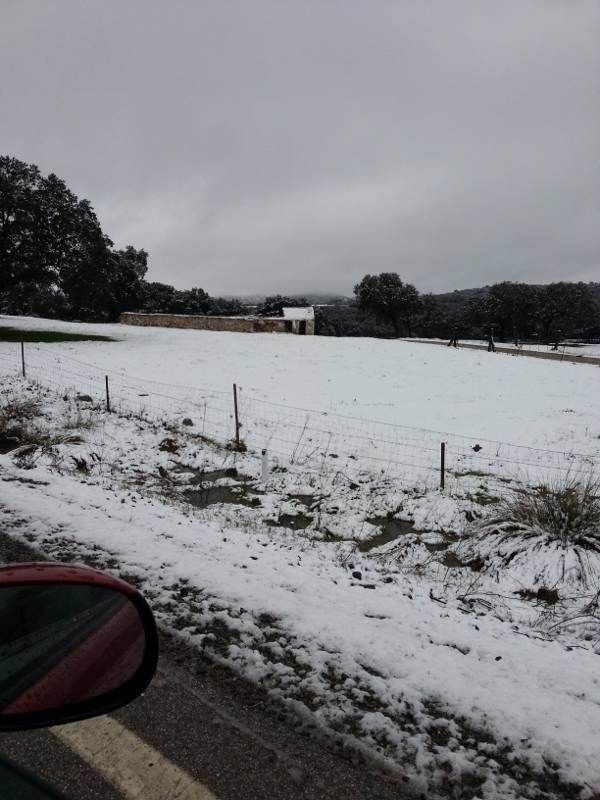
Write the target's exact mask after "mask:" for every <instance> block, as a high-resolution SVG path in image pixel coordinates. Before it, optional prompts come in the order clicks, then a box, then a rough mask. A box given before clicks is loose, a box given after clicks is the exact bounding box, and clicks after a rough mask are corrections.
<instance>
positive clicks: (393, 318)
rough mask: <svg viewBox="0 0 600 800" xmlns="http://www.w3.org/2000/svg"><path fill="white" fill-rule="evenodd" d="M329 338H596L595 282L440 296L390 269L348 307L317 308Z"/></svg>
mask: <svg viewBox="0 0 600 800" xmlns="http://www.w3.org/2000/svg"><path fill="white" fill-rule="evenodd" d="M317 332H318V333H320V334H322V335H326V336H327V335H329V336H379V337H395V336H415V335H417V336H423V337H437V338H448V339H450V338H452V337H454V336H457V337H458V338H463V339H481V338H486V337H487V336H488V335H489V334H490V333H492V334H493V336H494V337H495V338H496V339H498V340H500V341H509V340H512V341H514V342H516V343H519V342H521V341H542V342H544V343H547V344H552V343H555V342H556V341H557V340H558V339H565V338H580V339H583V340H589V339H597V338H600V284H586V283H569V282H564V281H561V282H557V283H550V284H547V285H543V286H540V285H532V284H527V283H515V282H511V281H503V282H501V283H496V284H494V285H493V286H487V287H484V288H482V289H478V290H468V291H465V292H453V293H449V294H446V295H437V296H436V295H433V294H421V293H420V292H419V291H418V290H417V289H416V287H415V286H413V285H412V284H410V283H405V282H403V281H402V280H401V278H400V277H399V275H398V274H397V273H394V272H384V273H381V274H379V275H365V277H364V278H363V279H362V280H361V281H360V283H358V284H357V285H356V286H355V287H354V300H353V302H350V303H348V304H347V305H346V306H333V307H323V308H318V309H317Z"/></svg>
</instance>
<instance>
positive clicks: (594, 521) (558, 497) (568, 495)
mask: <svg viewBox="0 0 600 800" xmlns="http://www.w3.org/2000/svg"><path fill="white" fill-rule="evenodd" d="M499 510H500V514H499V516H501V517H502V519H503V520H504V521H506V522H509V523H510V522H513V523H516V524H517V525H523V526H525V527H526V528H527V529H528V530H529V531H530V532H531V533H532V534H535V535H537V534H540V533H544V534H547V535H548V536H550V537H551V538H553V539H556V540H557V541H558V542H560V544H561V545H562V546H563V547H567V546H568V545H578V546H580V547H583V548H585V549H587V550H596V551H598V552H600V480H598V478H595V477H593V476H588V477H587V478H580V477H569V476H567V478H566V479H564V480H556V481H554V482H553V483H548V484H542V485H541V486H537V487H535V488H533V489H531V490H528V491H522V492H521V491H520V492H518V493H516V492H515V493H514V494H513V495H512V496H511V497H510V498H508V499H507V500H504V501H503V502H502V504H501V506H500V509H499ZM520 534H521V535H523V530H520Z"/></svg>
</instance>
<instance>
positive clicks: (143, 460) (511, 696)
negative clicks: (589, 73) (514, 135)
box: [0, 318, 600, 800]
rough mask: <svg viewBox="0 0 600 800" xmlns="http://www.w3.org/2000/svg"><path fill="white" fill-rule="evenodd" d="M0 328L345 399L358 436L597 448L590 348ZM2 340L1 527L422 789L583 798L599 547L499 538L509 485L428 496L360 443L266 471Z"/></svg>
mask: <svg viewBox="0 0 600 800" xmlns="http://www.w3.org/2000/svg"><path fill="white" fill-rule="evenodd" d="M3 322H4V324H7V325H8V324H10V325H11V326H16V325H21V326H24V327H34V326H39V327H40V328H44V329H48V328H50V327H55V328H57V329H62V330H74V331H76V332H82V331H86V330H87V331H90V332H97V333H104V334H108V335H114V336H118V337H119V339H120V341H119V342H116V343H112V342H111V343H104V342H69V343H63V344H53V345H39V347H38V346H37V345H36V346H34V345H28V346H27V351H28V352H29V351H30V350H33V349H34V347H35V348H36V350H35V353H36V357H39V358H42V357H43V359H44V360H45V362H47V363H48V365H52V370H50V367H49V368H48V369H49V372H51V373H52V376H53V380H59V379H60V377H61V375H64V374H66V373H67V372H68V371H69V369H70V370H71V371H72V375H71V377H72V378H73V380H74V381H75V380H76V378H77V374H83V372H85V365H86V364H93V365H95V366H96V367H97V368H98V369H99V370H100V371H101V372H104V371H105V372H106V373H110V375H111V376H112V375H116V374H118V373H119V372H121V373H123V372H126V373H127V375H128V376H129V377H130V378H131V379H133V378H138V379H139V380H140V381H147V382H151V381H154V382H156V381H159V382H162V384H169V385H170V387H171V391H170V392H167V391H164V394H165V395H166V396H174V395H177V396H178V397H179V396H180V395H178V394H177V393H176V392H175V387H176V386H185V387H191V388H196V389H197V390H198V391H204V390H207V389H210V390H211V391H214V392H216V393H218V392H221V391H222V392H224V393H227V397H228V398H229V396H230V388H231V383H233V382H234V381H235V382H237V383H238V384H239V385H241V386H242V387H243V389H242V392H243V397H251V399H252V402H256V403H259V402H261V401H262V400H268V401H270V402H276V403H281V404H284V405H285V404H292V405H294V406H298V407H305V408H313V409H317V410H323V411H328V412H329V413H330V415H332V414H333V413H341V414H349V415H351V417H352V418H353V420H360V419H362V420H364V425H365V430H369V431H372V430H373V429H372V428H371V427H369V425H370V422H369V421H370V420H373V419H375V420H380V421H381V422H385V423H394V424H400V425H410V426H414V427H418V428H428V429H437V430H440V431H443V432H449V433H453V434H463V435H465V436H466V437H467V438H469V439H472V440H473V441H475V442H477V441H481V442H482V447H484V448H485V446H486V441H487V440H501V439H502V440H506V441H512V442H515V443H517V444H523V445H529V446H536V447H545V448H551V449H554V450H558V451H560V450H564V451H569V452H572V451H575V452H580V453H584V454H587V455H588V457H589V458H590V459H594V460H595V459H597V458H598V456H599V455H600V439H599V438H598V437H599V436H600V406H599V404H598V397H599V396H600V392H599V391H598V390H599V388H600V387H599V382H600V371H598V369H597V368H594V367H589V366H584V365H567V364H555V363H552V362H544V361H542V362H537V361H533V360H532V361H525V359H523V360H520V359H519V360H516V359H509V358H495V357H494V356H493V355H490V356H488V354H487V353H484V354H481V353H479V352H472V351H466V350H463V351H460V350H459V351H458V352H455V351H453V350H446V349H444V348H440V347H435V346H431V347H430V348H429V347H427V346H426V345H418V344H410V343H404V342H389V341H388V342H384V341H374V340H366V339H362V340H355V339H353V340H343V339H342V340H335V339H326V338H318V337H314V338H313V337H306V338H300V337H292V336H281V335H279V336H278V335H244V334H240V335H237V334H228V333H227V334H225V333H224V334H215V333H208V332H199V331H172V330H160V329H147V328H145V329H135V328H122V327H120V326H87V325H68V324H65V323H48V322H47V321H41V320H38V321H33V320H15V319H6V318H5V320H4V321H3ZM15 349H16V346H15V345H12V344H7V343H4V344H0V356H1V357H2V359H3V360H0V369H2V370H8V372H7V373H5V377H4V381H3V387H2V393H1V395H0V409H1V408H4V409H6V408H7V404H8V403H9V402H14V403H16V406H17V407H18V406H19V403H20V404H22V403H23V401H24V400H29V401H33V404H32V405H31V408H30V409H29V417H30V418H29V419H23V420H20V421H19V420H18V419H13V423H11V424H13V425H14V429H15V431H17V432H18V431H20V433H19V435H21V436H22V441H21V442H20V445H21V446H20V447H16V448H15V445H14V444H13V445H10V443H9V444H8V445H6V444H5V446H4V448H0V449H4V450H7V451H8V452H6V454H5V455H0V504H1V505H2V506H3V512H4V513H3V514H2V519H3V521H4V528H5V529H6V530H8V531H10V534H11V535H13V536H16V537H18V538H22V539H24V540H26V541H29V542H30V543H31V544H32V545H33V546H35V547H38V548H40V549H41V550H42V551H43V552H44V553H45V554H46V555H48V556H49V557H52V558H59V559H63V560H84V561H86V562H87V563H95V564H98V565H101V566H103V567H105V568H109V569H112V570H114V571H116V572H118V573H119V574H121V575H123V576H125V577H127V578H129V579H130V580H133V581H135V582H137V583H139V585H140V586H141V588H142V590H143V591H144V593H145V594H146V595H147V596H148V597H149V600H150V602H151V603H152V605H153V607H154V609H155V611H156V614H157V617H158V618H159V620H160V621H161V623H162V624H163V625H165V626H166V627H168V628H170V629H172V630H174V631H176V632H177V633H178V635H180V636H182V637H184V638H186V639H187V640H188V641H190V642H191V643H192V644H193V645H195V646H198V647H201V648H202V649H203V650H204V651H205V652H206V653H207V654H209V655H210V656H211V657H213V658H216V659H219V660H222V661H224V662H225V663H227V664H229V665H230V666H231V667H232V668H234V669H236V670H238V671H239V672H240V673H241V674H243V675H244V676H246V677H248V678H249V679H251V680H254V681H258V682H261V683H262V684H264V685H265V686H266V687H267V688H268V689H269V690H270V691H272V692H273V693H274V694H276V695H277V696H279V697H280V698H281V699H282V700H283V702H285V703H287V704H289V705H290V707H292V708H293V709H295V710H296V711H297V712H299V713H300V714H301V715H303V716H305V717H306V719H307V724H309V725H316V726H319V727H320V728H322V729H324V730H326V731H328V732H329V733H330V735H332V736H337V737H339V738H340V740H342V741H344V742H346V743H347V744H348V743H351V744H352V745H353V746H355V747H359V748H362V749H364V750H365V752H368V753H369V754H370V755H371V756H374V757H376V758H379V759H382V760H383V761H385V763H386V765H387V766H388V767H390V768H392V769H394V770H395V771H396V772H397V773H398V774H401V775H402V776H404V778H405V779H406V780H407V781H408V782H409V784H410V786H412V787H413V788H414V789H415V790H418V791H421V792H425V793H427V796H428V797H438V796H439V797H456V798H465V800H466V799H467V798H476V797H479V798H507V799H508V798H521V797H528V798H559V797H561V798H562V797H578V798H592V797H595V796H597V795H598V793H599V792H600V768H599V767H598V763H597V749H598V740H599V739H598V737H599V736H600V677H599V676H600V670H599V666H600V659H599V656H600V619H599V615H598V592H599V591H600V554H599V553H598V552H597V551H595V550H583V549H582V548H581V547H578V546H576V545H570V544H569V545H566V546H563V544H561V543H558V542H557V541H555V540H552V539H551V537H549V536H548V535H547V534H546V533H545V532H544V531H539V530H535V531H534V530H532V531H528V532H527V536H525V537H524V538H523V539H522V540H519V542H518V544H515V540H514V538H511V537H513V534H514V531H512V530H510V531H507V529H506V528H504V527H503V526H502V524H501V522H499V521H498V520H497V519H496V517H497V515H498V513H499V512H498V509H499V508H501V506H502V504H501V502H500V501H501V500H502V498H503V496H505V495H506V494H507V493H510V492H511V487H512V486H515V487H516V488H519V487H518V485H517V484H514V483H511V482H510V481H509V479H507V478H506V476H505V475H485V476H484V475H482V474H480V473H479V472H477V471H475V470H474V471H473V472H472V473H471V474H463V475H461V477H460V479H456V480H454V479H453V480H451V481H450V482H449V486H448V487H447V489H446V491H445V492H444V493H441V492H439V491H438V490H435V489H433V488H431V489H429V488H427V487H426V486H424V484H423V481H422V478H421V476H420V474H419V473H418V472H417V473H415V474H414V475H413V476H412V478H413V480H412V485H410V484H411V481H410V480H408V482H402V483H400V482H399V481H398V480H397V479H396V477H395V476H394V475H391V474H389V473H388V472H387V471H385V470H384V471H383V472H381V471H379V470H376V469H372V468H371V467H370V466H369V464H368V459H367V458H364V459H362V456H361V457H357V458H356V459H354V460H352V459H345V460H344V464H343V468H342V467H341V466H340V465H339V463H337V466H336V468H332V467H331V466H330V465H331V463H336V462H339V461H340V459H339V458H334V459H329V458H328V459H325V458H323V459H322V467H321V468H320V469H319V468H317V469H310V470H307V469H304V468H303V466H302V464H301V463H298V462H297V461H296V462H294V463H292V462H291V461H288V462H287V463H284V461H283V459H279V460H278V461H277V462H276V463H275V469H271V471H270V473H269V475H268V476H265V477H266V480H263V479H262V477H261V461H260V458H258V457H257V456H256V454H255V453H254V452H252V450H250V451H248V452H247V453H237V452H233V451H231V450H230V449H226V448H225V447H223V446H221V445H219V444H218V443H214V442H211V441H207V440H206V438H205V437H203V436H202V431H201V430H199V424H198V419H197V414H195V413H194V415H193V417H194V419H193V420H191V421H192V423H193V424H192V425H187V424H184V422H183V419H182V417H181V414H180V413H179V412H180V409H179V408H178V409H177V415H176V416H175V418H173V419H170V420H169V419H166V420H164V421H162V422H159V421H157V419H153V418H152V417H150V416H148V415H147V414H136V415H119V414H115V413H112V414H107V413H106V411H105V410H103V408H102V406H101V404H100V403H98V402H95V400H96V398H92V400H93V402H90V401H88V400H87V399H85V398H84V397H81V396H80V397H79V399H78V398H77V393H78V392H77V391H67V392H64V391H61V392H56V391H55V390H54V389H52V388H44V387H42V388H39V387H37V386H33V385H32V384H30V383H28V382H27V381H23V380H22V379H20V378H19V377H18V376H17V375H15V372H16V370H15V368H14V367H15V363H17V365H18V360H17V362H15V361H14V359H13V356H14V351H15ZM65 357H67V358H65ZM30 358H31V361H32V362H33V361H34V353H33V352H31V353H30ZM73 359H74V361H73ZM76 362H77V363H79V365H80V372H79V373H78V372H77V370H76V369H75V366H74V365H75V363H76ZM67 364H69V365H70V367H69V368H68V369H67V367H66V366H65V365H67ZM76 373H77V374H76ZM115 380H116V379H115ZM48 385H49V386H50V387H51V386H52V385H53V384H52V381H49V382H48ZM55 388H58V386H56V387H55ZM75 388H76V389H77V388H80V389H83V388H85V386H82V387H75ZM141 393H142V394H144V392H141ZM157 396H158V390H157ZM243 408H246V409H251V408H258V406H252V404H251V403H250V402H249V401H248V404H247V405H244V404H242V409H243ZM1 414H2V412H1V411H0V419H1ZM282 415H283V412H282ZM283 418H284V419H285V418H286V417H285V416H283ZM368 423H369V424H368ZM227 424H229V416H227ZM352 424H356V425H359V423H358V422H353V423H352ZM348 425H349V426H350V422H348ZM378 430H379V429H378ZM17 438H18V437H17ZM0 444H1V439H0ZM258 444H259V445H260V444H261V442H258ZM375 444H376V443H375ZM361 452H362V451H361ZM330 455H331V452H329V453H328V456H330ZM334 455H336V456H337V454H334ZM590 463H591V462H590ZM271 467H273V463H271ZM346 467H348V469H346ZM350 468H352V469H350ZM409 469H410V465H408V466H407V470H409ZM407 477H408V478H411V475H410V474H409V475H408V476H407ZM592 533H593V532H592ZM596 535H597V536H598V537H599V538H600V532H599V531H596ZM540 592H541V593H540ZM543 592H546V594H544V593H543ZM548 593H550V594H548ZM552 593H554V594H552Z"/></svg>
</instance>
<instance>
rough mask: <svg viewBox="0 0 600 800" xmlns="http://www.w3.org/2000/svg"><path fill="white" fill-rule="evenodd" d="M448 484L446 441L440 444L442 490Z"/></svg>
mask: <svg viewBox="0 0 600 800" xmlns="http://www.w3.org/2000/svg"><path fill="white" fill-rule="evenodd" d="M445 486H446V442H442V444H441V446H440V489H441V490H442V492H443V491H444V488H445Z"/></svg>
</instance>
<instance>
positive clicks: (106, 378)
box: [104, 375, 110, 413]
mask: <svg viewBox="0 0 600 800" xmlns="http://www.w3.org/2000/svg"><path fill="white" fill-rule="evenodd" d="M104 382H105V384H106V410H107V411H108V412H109V413H110V393H109V391H108V375H105V376H104Z"/></svg>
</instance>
